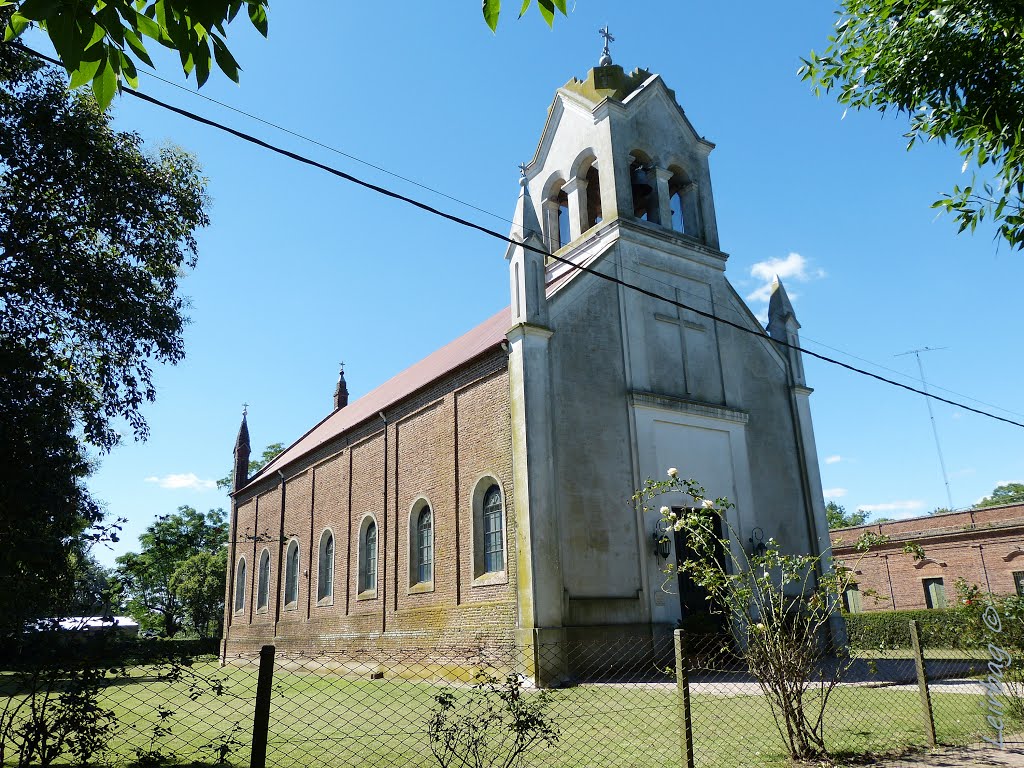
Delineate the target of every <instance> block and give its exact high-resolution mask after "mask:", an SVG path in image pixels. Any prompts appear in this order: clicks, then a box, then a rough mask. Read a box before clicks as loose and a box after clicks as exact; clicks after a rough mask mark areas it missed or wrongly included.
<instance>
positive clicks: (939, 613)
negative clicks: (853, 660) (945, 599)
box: [844, 607, 973, 651]
mask: <svg viewBox="0 0 1024 768" xmlns="http://www.w3.org/2000/svg"><path fill="white" fill-rule="evenodd" d="M844 618H845V619H846V635H847V640H848V642H849V644H850V648H852V649H856V650H870V651H879V650H906V649H908V648H910V629H909V627H910V622H911V621H917V622H919V623H920V624H921V641H922V643H924V645H925V646H927V647H929V648H950V649H957V650H966V649H969V648H971V647H973V641H970V640H968V639H967V635H966V629H967V627H968V625H969V624H970V622H971V618H970V616H969V615H968V613H967V612H966V611H964V610H963V609H962V608H959V607H955V608H940V609H934V608H930V609H921V610H913V611H889V610H886V611H867V612H864V613H848V614H845V616H844Z"/></svg>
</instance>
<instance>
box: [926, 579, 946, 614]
mask: <svg viewBox="0 0 1024 768" xmlns="http://www.w3.org/2000/svg"><path fill="white" fill-rule="evenodd" d="M924 604H925V605H926V606H928V607H929V608H945V607H946V588H945V586H944V585H943V583H942V579H941V578H940V579H925V580H924Z"/></svg>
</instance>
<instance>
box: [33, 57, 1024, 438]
mask: <svg viewBox="0 0 1024 768" xmlns="http://www.w3.org/2000/svg"><path fill="white" fill-rule="evenodd" d="M26 50H28V49H26ZM142 74H144V75H146V76H147V77H150V78H152V79H154V80H158V81H160V82H161V83H164V84H165V85H169V86H171V87H172V88H177V89H178V90H180V91H182V92H184V93H187V94H189V95H190V96H195V97H198V98H200V99H204V100H206V101H208V102H210V103H211V104H216V105H217V106H219V107H223V108H224V109H227V110H230V111H231V112H235V113H236V114H239V115H242V116H244V117H247V118H249V119H251V120H255V121H256V122H258V123H262V124H263V125H266V126H268V127H270V128H273V129H275V130H278V131H281V132H282V133H286V134H288V135H289V136H294V137H295V138H297V139H301V140H302V141H305V142H308V143H310V144H312V145H314V146H317V147H320V148H322V149H326V150H327V151H329V152H334V153H335V154H338V155H341V156H342V157H345V158H347V159H349V160H352V161H354V162H356V163H360V164H362V165H365V166H366V167H368V168H372V169H374V170H376V171H380V172H381V173H384V174H387V175H388V176H391V177H392V178H395V179H398V180H400V181H404V182H406V183H408V184H412V185H413V186H416V187H419V188H420V189H423V190H426V191H427V192H431V193H433V194H435V195H438V196H440V197H443V198H445V199H447V200H451V201H452V202H455V203H458V204H459V205H462V206H465V207H467V208H470V209H472V210H474V211H478V212H480V213H483V214H485V215H487V216H491V217H492V218H495V219H497V220H498V221H502V222H505V223H507V224H515V222H513V221H512V220H511V219H509V218H507V217H506V216H502V215H501V214H497V213H494V212H493V211H488V210H487V209H486V208H480V207H479V206H477V205H474V204H473V203H469V202H466V201H465V200H462V199H460V198H457V197H454V196H453V195H449V194H447V193H446V192H442V191H441V190H439V189H436V188H434V187H431V186H429V185H427V184H424V183H422V182H419V181H416V180H415V179H411V178H409V177H408V176H403V175H402V174H400V173H396V172H394V171H391V170H389V169H387V168H384V167H383V166H380V165H377V164H375V163H371V162H370V161H368V160H363V159H362V158H360V157H358V156H356V155H353V154H351V153H349V152H345V151H344V150H341V149H338V148H337V147H334V146H332V145H330V144H325V143H323V142H322V141H319V140H318V139H314V138H311V137H310V136H306V135H305V134H303V133H299V132H298V131H296V130H293V129H291V128H286V127H285V126H282V125H280V124H278V123H275V122H273V121H271V120H267V119H266V118H263V117H260V116H259V115H254V114H252V113H251V112H247V111H245V110H244V109H240V108H238V107H235V106H233V105H231V104H228V103H226V102H223V101H220V100H218V99H215V98H213V97H212V96H208V95H207V94H205V93H199V92H198V91H194V90H192V89H191V88H187V87H185V86H183V85H181V84H180V83H175V82H174V81H172V80H167V79H166V78H163V77H160V76H159V75H158V74H156V73H155V72H151V71H149V70H146V69H143V70H142ZM537 234H538V235H540V234H541V233H537ZM621 267H622V269H623V270H624V271H626V272H632V273H633V274H635V275H637V276H638V277H644V278H646V279H648V280H651V281H653V282H656V283H659V284H660V285H664V286H666V287H668V288H673V289H674V290H678V291H679V292H680V293H683V294H686V295H688V296H693V297H694V298H696V299H701V300H704V299H705V298H706V297H704V296H703V295H701V294H699V293H696V292H695V291H688V290H686V289H685V288H680V287H678V286H674V285H672V284H671V283H668V282H666V281H664V280H659V279H657V278H656V277H653V276H651V275H649V274H645V273H641V272H639V271H637V270H635V269H631V268H630V267H628V266H626V265H625V264H623V265H621ZM725 309H726V310H727V311H729V312H732V313H733V314H735V315H736V316H737V317H742V316H743V313H742V312H740V311H739V310H737V309H734V308H733V307H725ZM802 341H804V342H807V341H810V342H812V343H814V344H817V345H818V346H821V347H824V348H825V349H831V350H832V351H833V352H838V353H839V354H841V355H844V356H846V357H849V358H851V359H853V360H859V361H861V362H863V363H867V364H869V365H872V366H874V367H875V368H878V369H880V370H883V371H889V372H890V373H895V374H897V375H899V376H906V378H908V379H910V380H911V381H920V382H921V383H922V385H924V387H927V386H929V384H928V382H925V381H923V380H922V379H919V378H916V377H915V376H912V375H907V374H905V373H904V372H903V371H898V370H896V369H894V368H890V367H888V366H885V365H882V364H881V363H878V362H875V361H873V360H868V359H866V358H863V357H859V356H857V355H854V354H852V353H850V352H846V351H844V350H842V349H839V348H837V347H833V346H831V345H829V344H826V343H825V342H823V341H819V340H817V339H814V338H812V337H810V336H806V335H804V336H803V337H802ZM930 386H932V387H933V388H934V389H938V390H941V391H943V392H948V393H950V394H952V395H956V396H957V397H961V398H964V399H966V400H970V401H971V402H974V403H979V404H981V405H985V406H988V407H989V408H995V409H996V410H998V411H1003V412H1004V413H1008V414H1011V415H1013V416H1020V417H1022V418H1024V413H1020V412H1018V411H1014V410H1011V409H1009V408H1003V407H1002V406H999V405H995V404H994V403H989V402H986V401H984V400H980V399H979V398H976V397H972V396H971V395H966V394H964V393H963V392H957V391H956V390H953V389H949V388H947V387H941V386H938V385H936V384H931V385H930Z"/></svg>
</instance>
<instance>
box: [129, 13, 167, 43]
mask: <svg viewBox="0 0 1024 768" xmlns="http://www.w3.org/2000/svg"><path fill="white" fill-rule="evenodd" d="M135 28H136V29H137V30H138V31H139V32H141V33H142V34H143V35H145V36H146V37H151V38H153V39H154V40H162V39H163V38H164V34H163V32H162V31H161V29H160V25H159V24H157V23H156V22H155V21H153V19H151V18H150V17H149V16H146V15H144V14H141V13H137V14H136V16H135Z"/></svg>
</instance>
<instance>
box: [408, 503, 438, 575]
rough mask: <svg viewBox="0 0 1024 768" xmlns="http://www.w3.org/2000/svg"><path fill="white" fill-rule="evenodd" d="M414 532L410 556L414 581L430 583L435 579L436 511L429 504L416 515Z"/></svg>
mask: <svg viewBox="0 0 1024 768" xmlns="http://www.w3.org/2000/svg"><path fill="white" fill-rule="evenodd" d="M414 533H415V536H414V537H413V540H412V544H413V548H412V553H411V554H412V557H411V558H410V560H411V563H410V565H412V566H413V567H412V569H411V571H412V577H413V583H415V584H428V583H430V582H432V581H433V580H434V513H433V512H431V511H430V507H429V506H424V507H423V508H422V509H420V511H419V514H417V515H416V527H415V531H414Z"/></svg>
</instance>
